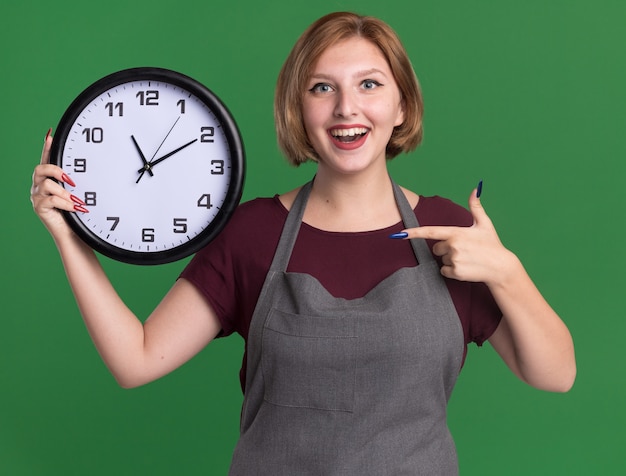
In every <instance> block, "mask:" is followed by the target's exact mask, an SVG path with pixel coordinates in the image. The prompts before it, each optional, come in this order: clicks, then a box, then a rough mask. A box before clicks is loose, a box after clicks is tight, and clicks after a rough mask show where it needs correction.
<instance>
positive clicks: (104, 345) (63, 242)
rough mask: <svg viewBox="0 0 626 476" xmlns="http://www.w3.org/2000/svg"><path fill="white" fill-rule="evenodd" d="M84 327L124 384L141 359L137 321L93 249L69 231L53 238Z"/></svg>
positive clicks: (141, 331)
mask: <svg viewBox="0 0 626 476" xmlns="http://www.w3.org/2000/svg"><path fill="white" fill-rule="evenodd" d="M55 242H56V244H57V247H58V249H59V253H60V255H61V259H62V261H63V265H64V267H65V272H66V274H67V277H68V280H69V283H70V286H71V288H72V291H73V293H74V296H75V298H76V302H77V304H78V307H79V310H80V313H81V315H82V317H83V320H84V322H85V325H86V327H87V330H88V332H89V334H90V336H91V338H92V340H93V342H94V344H95V346H96V348H97V350H98V352H99V353H100V356H101V357H102V359H103V360H104V362H105V364H106V365H107V367H108V368H109V370H110V371H111V373H112V374H113V376H114V377H115V379H116V380H117V381H118V383H119V384H120V385H122V386H124V387H127V386H132V385H131V384H130V381H131V380H133V379H134V375H135V374H136V373H137V368H138V367H139V366H141V364H142V360H143V347H144V345H143V344H144V329H143V325H142V323H141V321H139V320H138V319H137V318H136V316H135V315H134V314H133V313H132V312H131V310H130V309H128V307H127V306H126V305H125V304H124V302H123V301H122V300H121V299H120V297H119V296H118V294H117V292H116V291H115V289H114V288H113V286H112V284H111V283H110V281H109V279H108V277H107V276H106V274H105V273H104V270H103V269H102V267H101V265H100V263H99V261H98V259H97V257H96V255H95V253H94V252H93V251H92V250H91V249H90V248H89V247H88V246H87V245H85V244H84V243H83V242H82V241H81V240H80V239H79V238H78V237H76V236H75V235H74V234H73V233H68V234H66V235H64V236H63V237H62V238H55Z"/></svg>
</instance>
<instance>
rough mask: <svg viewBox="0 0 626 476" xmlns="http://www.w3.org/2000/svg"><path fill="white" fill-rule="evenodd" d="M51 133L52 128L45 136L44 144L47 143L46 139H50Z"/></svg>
mask: <svg viewBox="0 0 626 476" xmlns="http://www.w3.org/2000/svg"><path fill="white" fill-rule="evenodd" d="M51 133H52V127H51V128H50V129H48V133H47V134H46V138H45V139H44V140H43V141H44V143H45V142H47V141H48V137H50V134H51Z"/></svg>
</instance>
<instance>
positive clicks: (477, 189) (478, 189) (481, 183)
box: [476, 180, 483, 198]
mask: <svg viewBox="0 0 626 476" xmlns="http://www.w3.org/2000/svg"><path fill="white" fill-rule="evenodd" d="M482 193H483V181H482V180H481V181H480V182H478V187H477V188H476V198H480V195H481V194H482Z"/></svg>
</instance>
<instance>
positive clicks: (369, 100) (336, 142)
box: [302, 37, 404, 173]
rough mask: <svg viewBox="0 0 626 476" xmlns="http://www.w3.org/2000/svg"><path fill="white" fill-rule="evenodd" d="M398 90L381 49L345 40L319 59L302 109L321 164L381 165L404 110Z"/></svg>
mask: <svg viewBox="0 0 626 476" xmlns="http://www.w3.org/2000/svg"><path fill="white" fill-rule="evenodd" d="M400 96H401V95H400V90H399V89H398V85H397V84H396V81H395V78H394V77H393V74H392V72H391V69H390V68H389V65H388V63H387V60H386V59H385V57H384V56H383V54H382V52H381V51H380V49H379V48H378V47H377V46H376V45H374V44H373V43H371V42H370V41H368V40H365V39H363V38H359V37H353V38H349V39H347V40H344V41H341V42H339V43H337V44H335V45H333V46H331V47H329V48H328V49H327V50H326V51H325V52H324V53H323V54H322V55H321V56H320V58H319V59H318V61H317V63H316V64H315V65H314V67H313V69H312V73H311V76H310V78H309V80H308V83H307V85H306V91H305V93H304V100H303V105H302V113H303V118H304V126H305V129H306V132H307V135H308V137H309V140H310V142H311V145H312V146H313V148H314V149H315V151H316V152H317V154H318V155H319V158H320V167H323V166H328V167H332V168H333V169H334V170H336V171H338V172H342V173H356V172H358V171H360V170H363V169H364V168H368V167H370V166H371V165H372V164H377V165H379V166H380V165H381V164H384V163H385V149H386V147H387V143H388V142H389V138H390V137H391V134H392V132H393V128H394V127H395V126H399V125H400V124H402V121H403V120H404V111H403V108H402V100H401V97H400Z"/></svg>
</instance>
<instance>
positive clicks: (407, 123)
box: [274, 12, 423, 166]
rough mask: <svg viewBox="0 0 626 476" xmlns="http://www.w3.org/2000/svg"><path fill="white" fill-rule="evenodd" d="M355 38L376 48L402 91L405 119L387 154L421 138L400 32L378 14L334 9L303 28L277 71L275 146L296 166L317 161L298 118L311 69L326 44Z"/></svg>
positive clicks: (418, 97)
mask: <svg viewBox="0 0 626 476" xmlns="http://www.w3.org/2000/svg"><path fill="white" fill-rule="evenodd" d="M354 36H358V37H361V38H364V39H366V40H368V41H371V42H372V43H373V44H374V45H376V46H378V48H379V49H380V51H381V52H382V53H383V56H384V57H385V59H386V60H387V62H388V63H389V67H390V68H391V72H392V73H393V76H394V78H395V80H396V83H397V85H398V88H399V90H400V95H401V98H402V105H403V108H404V122H403V123H402V124H401V125H399V126H397V127H396V128H395V129H394V131H393V133H392V135H391V138H390V139H389V143H388V144H387V151H386V155H387V158H388V159H392V158H394V157H395V156H397V155H398V154H400V153H401V152H409V151H411V150H413V149H415V148H416V147H417V146H418V145H419V143H420V142H421V141H422V133H423V131H422V115H423V99H422V93H421V90H420V86H419V83H418V81H417V77H416V76H415V72H414V70H413V67H412V65H411V61H410V60H409V57H408V55H407V53H406V50H405V49H404V46H403V45H402V43H401V42H400V39H399V38H398V35H397V34H396V33H395V31H394V30H393V29H392V28H391V27H390V26H389V25H387V23H385V22H384V21H382V20H379V19H377V18H374V17H368V16H361V15H357V14H355V13H350V12H336V13H331V14H328V15H326V16H323V17H322V18H320V19H319V20H317V21H316V22H315V23H313V24H312V25H311V26H309V28H307V30H306V31H305V32H304V33H303V34H302V36H301V37H300V38H299V39H298V41H297V42H296V44H295V45H294V47H293V49H292V50H291V53H290V54H289V56H288V57H287V59H286V61H285V64H284V65H283V67H282V69H281V71H280V74H279V75H278V81H277V84H276V93H275V97H274V120H275V123H276V135H277V139H278V145H279V147H280V148H281V150H282V151H283V153H284V154H285V156H286V157H287V159H288V160H289V162H290V163H291V164H293V165H295V166H298V165H300V164H302V163H304V162H306V161H308V160H317V159H318V156H317V152H316V151H315V150H314V149H313V146H312V145H311V143H310V141H309V138H308V136H307V133H306V130H305V127H304V122H303V119H302V102H303V96H304V92H305V90H306V84H307V82H308V81H309V78H310V75H311V72H312V69H313V67H314V65H315V63H316V62H317V60H318V59H319V57H320V56H321V55H322V53H323V52H324V51H325V50H326V49H327V48H328V47H329V46H332V45H334V44H336V43H337V42H339V41H342V40H346V39H348V38H352V37H354Z"/></svg>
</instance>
